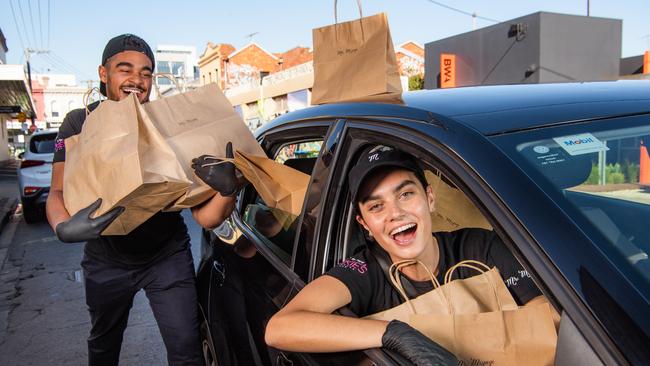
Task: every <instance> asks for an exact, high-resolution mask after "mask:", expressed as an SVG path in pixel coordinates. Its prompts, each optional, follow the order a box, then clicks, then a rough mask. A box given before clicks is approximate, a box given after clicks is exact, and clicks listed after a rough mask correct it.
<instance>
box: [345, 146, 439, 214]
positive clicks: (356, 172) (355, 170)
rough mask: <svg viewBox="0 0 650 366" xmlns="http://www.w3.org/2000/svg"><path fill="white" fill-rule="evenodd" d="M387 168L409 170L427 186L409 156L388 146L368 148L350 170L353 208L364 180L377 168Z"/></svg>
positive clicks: (422, 175) (417, 166)
mask: <svg viewBox="0 0 650 366" xmlns="http://www.w3.org/2000/svg"><path fill="white" fill-rule="evenodd" d="M388 166H392V167H395V168H399V169H406V170H410V171H412V172H413V173H415V176H416V177H417V178H418V180H419V181H420V183H422V185H423V186H424V187H426V186H427V185H428V183H427V180H426V178H425V177H424V172H423V171H422V168H420V165H418V163H417V162H416V161H415V160H414V159H413V157H412V156H411V155H409V154H407V153H405V152H403V151H400V150H396V149H393V148H392V147H388V146H382V145H378V146H370V147H368V148H366V149H364V150H363V152H362V153H361V156H360V157H359V160H357V163H356V164H355V165H354V166H353V167H352V170H350V175H349V179H350V193H351V194H352V202H353V203H354V204H355V206H356V204H357V203H358V202H359V197H357V195H358V194H359V188H360V187H361V185H362V184H363V181H364V179H365V178H366V177H367V176H368V175H369V174H370V173H372V172H373V171H375V170H377V169H378V168H381V167H388Z"/></svg>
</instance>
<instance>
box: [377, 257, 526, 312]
mask: <svg viewBox="0 0 650 366" xmlns="http://www.w3.org/2000/svg"><path fill="white" fill-rule="evenodd" d="M411 265H421V266H423V267H424V268H425V269H426V270H427V272H429V275H430V278H431V282H432V283H433V287H434V289H433V290H431V291H429V292H427V293H424V294H422V295H420V296H418V297H416V298H415V299H410V300H409V301H407V302H404V303H402V304H400V305H398V306H395V307H393V308H390V309H388V310H384V311H382V312H379V313H376V314H372V315H368V316H366V318H368V319H377V320H386V321H390V320H393V319H398V320H401V321H404V322H408V320H409V318H410V317H411V315H412V314H429V313H442V314H446V313H447V312H448V310H449V309H448V307H449V306H453V309H452V310H453V312H454V313H455V314H471V313H482V312H488V311H495V310H498V309H500V308H501V309H507V310H515V309H517V308H518V306H517V303H516V302H515V299H514V298H513V297H512V295H511V294H510V292H509V291H508V288H507V287H506V285H505V283H504V282H503V281H502V280H501V275H500V274H499V270H498V269H497V268H496V267H494V268H492V269H490V268H489V267H487V266H486V265H485V264H483V263H480V262H476V263H475V264H473V265H472V266H473V267H472V268H474V269H475V270H476V271H478V272H479V275H477V276H473V277H469V278H465V279H462V280H456V281H449V282H447V283H446V284H445V285H444V286H441V285H440V283H438V280H437V279H436V277H435V276H434V275H433V274H432V273H431V272H430V271H429V269H428V268H427V267H426V266H424V265H423V264H421V263H420V262H417V261H414V260H407V261H401V262H397V263H394V264H393V265H392V266H391V267H390V269H389V271H390V273H389V278H390V280H391V282H392V283H393V285H394V287H395V288H396V289H398V291H400V292H402V291H403V288H402V285H401V283H400V280H399V270H400V269H402V268H404V267H407V266H411ZM452 293H453V295H454V299H457V300H458V301H453V302H449V301H447V296H449V295H450V294H452ZM402 297H403V298H407V296H406V292H403V293H402Z"/></svg>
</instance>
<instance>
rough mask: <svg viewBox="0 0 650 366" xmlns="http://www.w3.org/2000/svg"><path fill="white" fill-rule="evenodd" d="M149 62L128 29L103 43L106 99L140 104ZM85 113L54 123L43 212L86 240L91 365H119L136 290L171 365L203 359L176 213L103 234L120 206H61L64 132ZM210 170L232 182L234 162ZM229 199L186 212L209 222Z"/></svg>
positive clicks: (217, 219) (60, 228)
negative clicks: (57, 126) (146, 304)
mask: <svg viewBox="0 0 650 366" xmlns="http://www.w3.org/2000/svg"><path fill="white" fill-rule="evenodd" d="M154 67H155V60H154V55H153V52H152V51H151V48H150V47H149V45H148V44H147V43H146V42H145V41H144V40H142V39H141V38H139V37H137V36H135V35H132V34H123V35H120V36H117V37H115V38H113V39H111V40H110V41H109V42H108V43H107V45H106V47H105V49H104V52H103V55H102V63H101V65H100V66H99V70H98V71H99V77H100V80H101V84H100V91H101V93H102V94H103V95H105V96H106V97H107V98H108V99H109V100H113V101H119V100H122V99H124V98H126V97H128V96H129V94H135V95H136V96H137V98H138V100H139V101H140V103H146V102H148V101H149V94H150V92H151V86H152V77H153V71H154ZM98 104H99V102H97V103H93V104H91V105H90V106H89V109H90V110H91V111H92V110H93V109H95V108H96V107H97V105H98ZM85 119H86V110H85V109H76V110H73V111H71V112H70V113H68V115H67V116H66V118H65V120H64V121H63V124H62V125H61V128H60V129H59V134H58V136H57V140H56V148H55V154H54V162H53V165H52V185H51V188H50V194H49V197H48V200H47V218H48V221H49V223H50V225H51V226H52V228H53V229H54V231H55V233H56V235H57V237H58V238H59V240H61V241H62V242H66V243H74V242H83V241H85V242H86V245H85V247H84V258H83V261H82V263H81V265H82V267H83V270H84V285H85V290H86V303H87V305H88V310H89V312H90V317H91V322H92V328H91V331H90V336H89V337H88V361H89V364H90V365H117V364H118V361H119V354H120V348H121V344H122V336H123V333H124V330H125V329H126V326H127V321H128V316H129V310H130V309H131V306H132V304H133V297H134V296H135V294H136V293H137V292H138V291H140V290H141V289H144V290H145V292H146V295H147V298H148V299H149V303H150V305H151V309H152V311H153V313H154V316H155V318H156V321H157V323H158V327H159V329H160V333H161V334H162V337H163V341H164V343H165V347H166V348H167V359H168V362H169V364H170V365H198V364H202V362H203V361H202V353H201V348H200V340H199V321H198V313H197V298H196V287H195V273H194V265H193V262H192V255H191V252H190V246H189V242H190V240H189V235H188V233H187V227H186V226H185V223H184V221H183V218H182V216H181V215H180V212H158V213H156V214H155V215H154V216H152V217H151V218H150V219H149V220H147V221H146V222H144V223H143V224H142V225H140V226H139V227H137V228H136V229H135V230H133V231H132V232H131V233H129V234H128V235H124V236H102V235H101V232H102V231H103V230H104V229H105V228H106V227H107V226H108V225H109V224H110V223H111V222H112V221H113V220H114V219H115V218H116V217H117V216H119V214H120V213H121V212H122V211H123V208H121V207H118V208H116V209H114V210H112V211H110V212H108V213H106V214H104V215H102V216H99V217H97V218H91V215H92V214H93V213H94V211H95V210H97V208H99V206H100V204H101V197H98V199H97V201H96V202H95V203H93V204H91V205H90V206H88V207H87V208H85V209H83V210H81V211H79V212H78V213H76V214H75V215H73V216H70V214H69V213H68V211H67V210H66V208H65V206H64V202H63V175H64V169H65V139H66V138H68V137H70V136H72V135H76V134H79V133H80V132H81V127H82V126H83V123H84V121H85ZM106 128H110V126H106ZM215 169H218V170H219V169H220V171H219V173H220V175H219V176H220V178H221V182H220V183H222V184H223V183H226V186H231V185H232V184H228V183H229V182H235V179H236V177H235V172H234V168H233V167H230V166H228V165H227V164H221V165H219V166H217V167H215ZM113 183H114V184H119V182H113ZM213 186H214V185H213ZM216 188H219V187H218V185H217V187H216ZM228 193H232V192H228ZM233 205H234V197H228V196H226V195H221V194H219V193H218V194H216V195H215V196H214V197H213V198H211V199H210V200H208V201H206V202H205V203H203V204H201V205H200V206H198V207H195V208H192V214H193V216H194V218H195V219H196V221H197V222H198V223H199V224H200V225H202V226H204V227H215V226H217V225H219V224H220V223H221V222H222V221H223V220H224V219H225V218H226V217H228V215H230V212H231V211H232V208H233Z"/></svg>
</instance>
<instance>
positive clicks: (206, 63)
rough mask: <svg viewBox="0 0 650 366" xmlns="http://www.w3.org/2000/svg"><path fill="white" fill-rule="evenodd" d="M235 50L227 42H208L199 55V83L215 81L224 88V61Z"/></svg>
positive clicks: (204, 83)
mask: <svg viewBox="0 0 650 366" xmlns="http://www.w3.org/2000/svg"><path fill="white" fill-rule="evenodd" d="M233 52H235V47H233V46H232V45H230V44H228V43H220V44H214V43H212V42H208V44H207V45H206V48H205V51H204V52H203V54H202V55H201V56H199V60H198V65H199V80H200V84H201V85H206V84H210V83H217V84H218V85H219V87H220V88H221V89H222V90H225V89H226V87H227V86H226V62H227V60H228V55H229V54H231V53H233Z"/></svg>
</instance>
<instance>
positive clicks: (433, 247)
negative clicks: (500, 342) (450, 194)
mask: <svg viewBox="0 0 650 366" xmlns="http://www.w3.org/2000/svg"><path fill="white" fill-rule="evenodd" d="M349 180H350V191H351V194H352V198H353V204H354V205H355V208H356V210H357V213H358V214H357V216H356V220H357V221H358V222H359V224H360V225H361V226H362V227H363V228H364V229H365V230H366V231H367V232H368V235H369V237H371V238H372V239H371V242H370V243H368V245H369V246H378V247H379V248H380V250H371V249H370V248H366V249H364V250H363V251H362V252H360V253H358V254H356V255H354V256H353V257H351V258H348V259H346V260H345V261H343V262H342V263H340V264H339V265H338V266H336V267H334V268H332V269H331V270H330V271H329V272H327V274H325V275H324V276H321V277H319V278H317V279H315V280H314V281H312V282H311V283H309V284H308V285H307V286H305V287H304V288H303V289H302V290H301V291H300V293H298V294H297V295H296V297H295V298H293V299H292V300H291V301H290V302H289V304H287V305H286V306H285V307H284V308H282V309H281V310H280V311H279V312H278V313H277V314H275V315H274V316H273V317H272V318H271V320H270V321H269V323H268V325H267V328H266V341H267V343H268V344H269V345H270V346H273V347H275V348H279V349H284V350H288V351H294V352H337V351H348V350H359V349H366V348H373V347H386V348H389V349H393V350H395V351H397V352H399V353H401V354H402V355H403V356H405V357H406V358H408V359H409V360H411V361H412V362H413V363H415V364H432V363H431V359H433V360H434V361H435V360H436V359H438V360H440V359H441V358H442V359H444V360H445V362H447V361H449V362H452V361H450V360H451V359H452V358H453V356H451V355H449V354H445V352H446V351H445V350H442V349H441V348H440V346H438V345H436V344H435V343H433V342H432V341H430V340H429V339H428V338H426V337H425V336H424V335H422V334H421V333H419V332H418V331H417V330H415V329H413V328H411V327H410V326H409V325H407V324H405V323H402V322H399V321H396V320H393V321H391V322H385V321H380V320H369V319H358V318H351V317H345V316H339V315H336V314H332V313H333V312H334V311H335V310H337V309H339V308H341V307H343V306H347V307H348V308H349V309H350V310H352V311H353V312H354V313H355V314H356V315H357V316H358V317H364V316H367V315H370V314H374V313H377V312H380V311H383V310H386V309H389V308H392V307H395V306H397V305H399V304H401V303H402V302H403V299H402V297H401V296H400V295H399V293H398V292H397V290H395V289H394V288H393V287H392V286H391V284H390V283H389V281H388V279H387V277H386V275H385V274H384V272H383V269H382V268H381V266H380V264H379V262H378V259H377V257H376V256H375V255H374V254H373V252H375V253H377V252H378V253H381V254H380V255H382V254H383V255H385V256H387V259H388V260H389V261H390V262H397V261H401V260H407V259H416V260H419V261H420V262H422V263H424V264H425V265H426V266H427V267H428V268H429V269H430V270H431V271H432V273H434V274H435V275H436V276H437V277H438V280H439V281H440V282H442V277H441V276H443V275H444V274H445V272H446V270H447V268H449V267H450V266H452V265H453V264H455V263H458V262H459V261H462V260H465V259H474V260H478V261H481V262H483V263H486V264H487V265H489V266H490V267H493V266H496V267H497V268H498V269H499V270H500V273H501V276H502V277H503V279H504V281H506V283H507V284H508V287H509V290H510V292H511V293H512V295H513V297H514V298H515V300H516V301H517V302H518V303H519V304H520V305H523V304H526V303H529V302H533V303H538V302H541V301H545V299H544V298H543V296H541V293H540V292H539V290H538V289H537V287H536V286H535V284H534V283H533V281H532V279H531V278H530V276H529V275H528V273H527V272H526V271H525V269H524V268H523V267H522V266H521V265H520V264H519V263H518V262H517V260H516V259H515V258H514V257H513V256H512V254H511V253H510V251H509V250H508V249H507V248H506V247H505V246H504V244H503V243H502V242H501V240H500V239H499V238H498V236H497V235H496V234H494V233H493V232H491V231H487V230H483V229H462V230H458V231H454V232H449V233H447V232H438V233H433V235H432V232H431V216H430V215H431V213H432V212H433V211H434V208H435V196H434V193H433V191H432V188H431V186H429V184H428V183H427V181H426V179H425V177H424V173H423V171H422V169H421V168H420V167H419V165H418V164H417V162H415V161H414V160H413V158H412V157H411V156H410V155H408V154H406V153H403V152H401V151H398V150H394V149H391V148H389V147H385V146H377V147H371V148H367V149H366V150H364V152H363V153H362V154H361V157H360V158H359V160H358V161H357V163H356V164H355V166H354V167H353V168H352V170H351V171H350V174H349ZM457 273H458V274H457V275H455V277H454V278H467V277H471V276H473V275H475V274H476V273H472V272H471V271H462V270H461V271H458V272H457ZM402 277H405V279H404V278H403V280H408V281H409V282H410V283H411V284H412V285H413V287H414V288H415V290H416V291H417V295H415V296H418V295H420V294H423V293H426V292H428V291H431V290H432V289H433V285H432V283H431V281H430V280H429V276H428V273H427V272H426V270H425V269H423V268H422V267H421V266H408V267H405V268H403V269H402ZM412 297H413V296H412ZM433 364H435V362H434V363H433Z"/></svg>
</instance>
